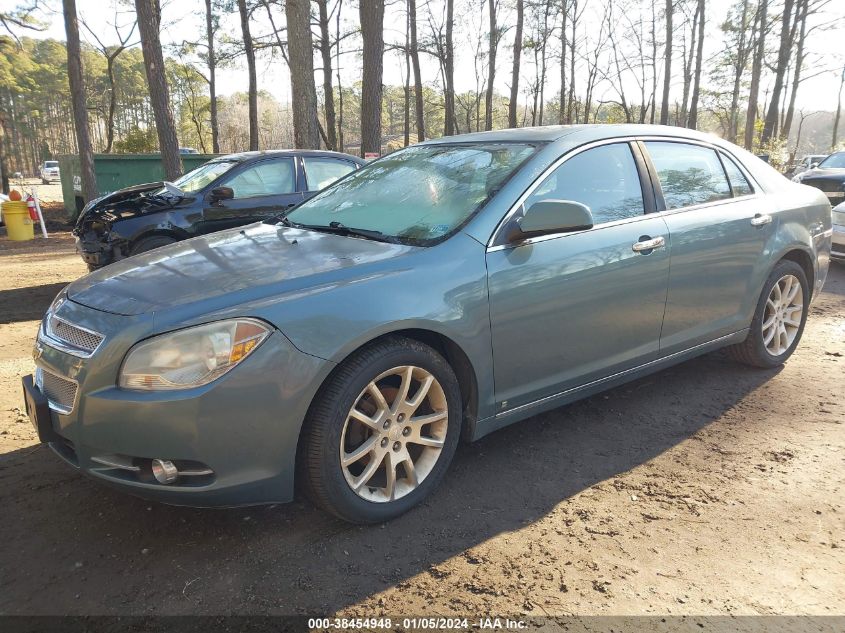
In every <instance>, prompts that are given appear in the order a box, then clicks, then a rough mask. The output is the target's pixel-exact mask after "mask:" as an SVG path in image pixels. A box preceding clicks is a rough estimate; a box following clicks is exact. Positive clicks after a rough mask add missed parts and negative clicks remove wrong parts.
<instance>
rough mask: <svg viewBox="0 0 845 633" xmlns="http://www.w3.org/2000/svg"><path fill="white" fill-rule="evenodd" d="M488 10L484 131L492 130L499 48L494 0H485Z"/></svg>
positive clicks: (495, 3)
mask: <svg viewBox="0 0 845 633" xmlns="http://www.w3.org/2000/svg"><path fill="white" fill-rule="evenodd" d="M487 4H488V8H489V10H490V34H489V48H488V53H487V64H488V68H489V71H488V73H487V94H486V95H485V97H484V129H485V130H492V129H493V95H494V94H495V86H494V85H493V83H494V81H495V79H496V51H497V49H498V47H499V27H498V25H497V23H496V7H497V4H498V3H497V2H496V0H487Z"/></svg>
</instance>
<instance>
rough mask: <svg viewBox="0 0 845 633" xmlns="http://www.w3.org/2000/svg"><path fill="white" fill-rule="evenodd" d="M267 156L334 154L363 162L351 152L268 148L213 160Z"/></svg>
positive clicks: (227, 155) (243, 159) (333, 155)
mask: <svg viewBox="0 0 845 633" xmlns="http://www.w3.org/2000/svg"><path fill="white" fill-rule="evenodd" d="M265 156H317V157H319V156H324V157H328V156H332V157H336V158H343V159H345V160H350V159H351V160H353V161H355V162H356V163H363V162H364V161H362V160H361V159H360V158H358V157H357V156H352V155H351V154H344V153H341V152H330V151H328V150H316V149H267V150H261V151H259V152H238V153H236V154H226V155H225V156H218V157H217V158H214V159H213V160H215V161H218V160H235V161H238V162H243V161H246V160H253V159H256V158H263V157H265Z"/></svg>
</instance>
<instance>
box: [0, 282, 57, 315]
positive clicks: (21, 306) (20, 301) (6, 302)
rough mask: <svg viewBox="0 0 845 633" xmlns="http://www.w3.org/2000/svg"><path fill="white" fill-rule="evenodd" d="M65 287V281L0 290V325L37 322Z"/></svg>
mask: <svg viewBox="0 0 845 633" xmlns="http://www.w3.org/2000/svg"><path fill="white" fill-rule="evenodd" d="M65 286H67V282H66V281H62V282H59V283H53V284H44V285H41V286H27V287H26V288H14V289H12V290H0V324H5V323H17V322H19V321H38V320H40V319H41V318H43V317H44V313H45V312H46V311H47V308H49V307H50V304H51V303H52V302H53V299H55V298H56V295H57V294H59V292H61V291H62V289H63V288H64V287H65Z"/></svg>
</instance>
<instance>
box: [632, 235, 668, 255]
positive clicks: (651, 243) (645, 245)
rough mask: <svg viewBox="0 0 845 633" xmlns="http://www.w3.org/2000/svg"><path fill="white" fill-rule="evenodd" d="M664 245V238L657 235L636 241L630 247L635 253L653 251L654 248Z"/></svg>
mask: <svg viewBox="0 0 845 633" xmlns="http://www.w3.org/2000/svg"><path fill="white" fill-rule="evenodd" d="M664 246H666V240H665V239H663V238H662V237H660V236H658V237H653V238H651V239H647V240H642V241H640V242H637V243H636V244H634V245H633V246H632V247H631V248H632V249H633V251H634V252H635V253H643V252H647V251H648V252H650V251H653V250H654V249H655V248H663V247H664ZM646 254H647V253H646Z"/></svg>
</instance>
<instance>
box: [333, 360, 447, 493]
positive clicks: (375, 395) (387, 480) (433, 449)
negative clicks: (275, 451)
mask: <svg viewBox="0 0 845 633" xmlns="http://www.w3.org/2000/svg"><path fill="white" fill-rule="evenodd" d="M448 424H449V411H448V406H447V403H446V394H445V392H444V391H443V387H442V386H441V385H440V383H439V382H438V381H437V379H436V378H435V377H434V375H432V374H431V372H429V371H428V370H426V369H423V368H422V367H416V366H411V365H408V366H401V367H394V368H393V369H390V370H388V371H386V372H384V373H382V374H380V375H379V376H377V377H376V378H374V379H373V380H372V381H370V383H369V384H368V385H367V386H366V387H365V388H364V390H363V391H362V392H361V393H360V394H359V395H358V397H357V398H356V400H355V403H354V404H353V405H352V408H351V409H350V410H349V413H348V414H347V416H346V421H345V423H344V426H343V434H342V436H341V442H340V464H341V468H342V469H343V476H344V478H345V479H346V482H347V484H349V487H350V488H351V489H352V490H353V492H355V493H356V494H357V495H358V496H359V497H361V498H363V499H366V500H367V501H372V502H377V503H385V502H389V501H395V500H396V499H399V498H401V497H404V496H405V495H407V494H409V493H410V492H412V491H413V490H414V489H416V488H417V487H418V486H419V485H420V484H421V483H422V482H423V481H424V480H425V478H426V477H428V475H429V474H431V472H432V470H433V469H434V466H435V464H436V463H437V460H438V459H439V458H440V454H441V453H442V451H443V446H444V443H445V440H446V433H447V430H448Z"/></svg>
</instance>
